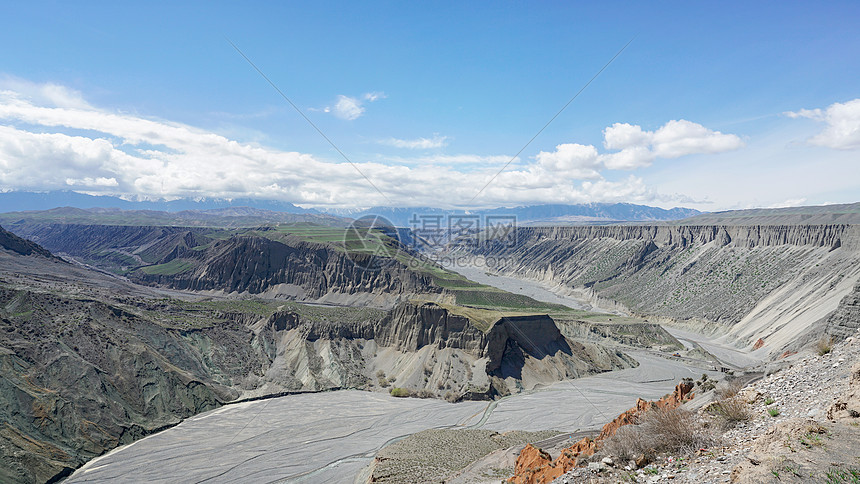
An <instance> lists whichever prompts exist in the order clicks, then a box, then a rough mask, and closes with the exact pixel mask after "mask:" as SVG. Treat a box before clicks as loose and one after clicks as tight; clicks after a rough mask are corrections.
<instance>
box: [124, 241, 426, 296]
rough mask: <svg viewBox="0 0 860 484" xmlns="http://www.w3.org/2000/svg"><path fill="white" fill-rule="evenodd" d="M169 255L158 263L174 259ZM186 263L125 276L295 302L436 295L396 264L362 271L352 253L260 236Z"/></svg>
mask: <svg viewBox="0 0 860 484" xmlns="http://www.w3.org/2000/svg"><path fill="white" fill-rule="evenodd" d="M176 255H177V254H174V253H171V254H169V255H168V256H167V257H165V258H164V259H162V260H160V261H159V264H166V263H169V262H171V261H173V260H177V259H176ZM183 255H185V258H184V259H183V260H187V261H191V264H190V267H189V268H188V269H187V270H182V271H180V272H177V273H172V274H159V273H155V272H147V271H145V270H139V271H136V272H135V273H133V274H131V275H130V277H131V278H132V279H135V280H139V281H141V282H144V283H149V284H154V285H158V286H166V287H171V288H174V289H182V290H191V291H207V290H218V291H224V292H247V293H250V294H261V293H264V292H266V291H269V290H271V289H273V288H277V287H278V286H281V285H284V286H290V287H292V288H294V292H293V294H294V295H295V296H296V297H297V298H298V299H304V300H317V299H321V298H323V297H324V296H326V295H328V294H332V293H335V294H345V295H349V294H355V293H365V292H371V293H376V294H389V295H390V294H394V295H398V294H423V293H434V292H435V293H439V292H441V288H438V287H436V286H435V285H434V284H433V282H432V279H431V278H429V277H428V276H425V275H421V274H418V273H416V272H413V271H411V270H409V269H408V268H407V267H406V266H405V265H403V264H401V263H400V262H397V261H392V262H391V263H390V264H386V265H384V266H383V267H381V268H380V269H379V270H377V271H371V270H365V269H363V268H362V266H361V261H360V260H359V261H357V262H358V263H356V258H360V257H372V256H371V255H369V254H367V255H363V254H359V255H354V256H352V258H350V257H347V254H346V253H345V252H343V251H342V250H338V249H335V248H334V247H331V246H327V245H323V244H316V243H312V242H305V241H300V240H297V239H294V240H291V241H290V243H289V244H287V243H285V242H280V241H275V240H270V239H266V238H263V237H233V238H231V239H228V240H223V241H217V242H215V243H213V244H212V245H211V246H209V247H208V248H207V249H206V250H202V251H185V252H183Z"/></svg>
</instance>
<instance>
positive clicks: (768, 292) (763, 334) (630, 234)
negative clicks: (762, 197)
mask: <svg viewBox="0 0 860 484" xmlns="http://www.w3.org/2000/svg"><path fill="white" fill-rule="evenodd" d="M517 237H518V238H517V243H516V245H515V246H514V247H504V246H501V245H495V246H494V245H487V246H483V247H479V248H478V250H477V251H476V252H477V253H478V254H480V255H485V256H488V257H489V256H492V257H493V260H495V261H499V262H500V265H499V266H498V267H496V270H498V271H499V272H501V273H505V274H514V275H516V276H518V277H526V278H529V279H535V280H538V281H541V282H544V283H547V284H551V285H560V286H563V287H566V288H568V289H569V290H570V292H571V293H575V294H577V295H579V296H585V297H588V298H592V300H593V301H594V302H595V303H597V304H601V303H602V302H604V301H612V302H613V303H620V305H621V307H622V308H627V309H629V310H632V311H635V312H638V313H644V314H653V315H658V316H663V317H667V318H671V319H673V320H676V321H679V320H682V321H683V320H687V321H700V322H703V323H706V322H715V323H719V324H720V325H721V326H722V327H723V331H729V330H732V334H733V336H734V337H735V338H737V339H739V340H742V341H744V342H748V343H750V344H751V343H752V342H754V341H756V340H757V339H758V338H762V339H763V340H764V341H765V343H766V345H768V346H769V347H770V348H771V349H772V350H774V351H776V350H777V349H779V348H783V347H785V346H786V345H788V344H790V343H792V342H793V341H795V339H796V338H797V337H798V335H799V334H803V332H804V331H805V330H806V329H808V328H809V327H810V326H812V325H816V324H818V325H820V324H821V321H823V318H825V317H826V316H827V315H828V314H829V313H830V312H832V311H833V310H835V309H836V307H837V305H838V302H839V300H840V299H842V297H843V296H844V295H845V294H847V293H848V292H850V291H851V290H852V288H853V287H854V285H855V283H856V282H857V281H858V280H860V226H854V225H820V226H809V225H806V226H804V225H791V226H774V225H769V226H752V225H750V226H597V227H545V228H521V229H518V231H517ZM751 315H754V317H752V316H751ZM739 323H742V324H739Z"/></svg>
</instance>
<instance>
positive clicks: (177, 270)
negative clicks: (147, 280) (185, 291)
mask: <svg viewBox="0 0 860 484" xmlns="http://www.w3.org/2000/svg"><path fill="white" fill-rule="evenodd" d="M194 266H195V264H194V262H192V261H189V260H185V259H173V260H172V261H170V262H168V263H166V264H158V265H154V266H146V267H141V269H140V270H142V271H143V272H144V273H146V274H149V275H151V276H152V275H156V276H173V275H176V274H181V273H183V272H186V271H189V270H191V269H193V268H194Z"/></svg>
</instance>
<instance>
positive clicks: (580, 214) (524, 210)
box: [0, 191, 701, 228]
mask: <svg viewBox="0 0 860 484" xmlns="http://www.w3.org/2000/svg"><path fill="white" fill-rule="evenodd" d="M59 207H63V208H64V210H65V211H56V210H54V209H57V208H59ZM71 209H82V210H86V211H87V212H86V213H84V212H80V211H77V212H76V211H74V210H71ZM92 209H100V210H92ZM111 209H120V210H123V211H135V212H136V213H135V214H133V215H132V214H125V215H123V214H121V213H119V212H117V211H116V210H113V211H112V210H111ZM46 210H47V211H50V212H47V213H44V214H42V217H43V218H47V219H55V218H57V217H61V218H65V219H66V220H67V223H97V221H96V219H104V220H106V222H105V223H108V222H110V223H115V222H114V221H113V219H117V220H121V219H123V218H128V216H129V215H131V218H133V219H140V220H139V221H140V222H147V223H150V224H151V223H156V224H157V225H164V224H165V223H168V222H170V221H176V222H180V221H181V222H183V223H186V224H187V223H189V222H190V221H193V220H196V221H198V222H201V223H199V224H194V225H208V224H210V223H219V224H221V223H226V221H225V220H223V219H225V218H228V219H230V220H229V223H228V226H236V223H237V221H239V220H240V219H242V218H246V219H247V220H243V221H241V222H239V223H240V224H241V225H243V226H247V225H248V224H249V223H250V224H257V223H258V222H281V223H289V222H315V221H316V222H317V223H321V224H323V225H332V224H334V225H338V223H337V222H336V220H335V219H336V218H339V217H343V218H348V219H356V218H359V217H363V216H366V215H379V216H382V217H385V218H386V219H388V220H389V221H390V222H391V223H392V224H394V225H396V226H398V227H407V228H411V227H414V226H416V225H417V224H422V223H423V222H424V221H426V220H430V219H432V218H433V217H436V216H442V217H443V220H442V223H444V224H447V223H448V220H446V219H445V217H455V216H466V215H469V216H478V217H482V218H486V217H488V216H489V217H514V218H515V219H516V224H517V225H591V224H610V223H619V222H658V221H672V220H680V219H683V218H687V217H692V216H694V215H699V214H700V213H701V212H699V211H698V210H693V209H689V208H673V209H669V210H666V209H662V208H657V207H649V206H646V205H634V204H632V203H611V204H610V203H588V204H579V205H559V204H556V205H530V206H521V207H514V208H495V209H486V210H471V211H467V210H446V209H439V208H432V207H407V208H399V207H374V208H370V209H328V210H316V209H304V208H301V207H297V206H296V205H293V204H292V203H289V202H279V201H272V200H256V199H250V198H243V199H233V200H223V199H211V198H204V199H179V200H172V201H130V200H124V199H122V198H119V197H112V196H93V195H86V194H82V193H76V192H72V191H51V192H44V193H35V192H5V193H0V213H8V212H24V211H28V212H31V211H46ZM255 210H256V211H255ZM144 211H145V212H151V213H148V214H146V213H143V212H144ZM152 212H168V213H176V214H177V215H174V216H170V217H168V216H165V215H163V214H162V215H155V214H154V213H152ZM275 212H279V213H282V214H296V215H305V217H283V216H278V215H275ZM4 218H5V219H6V220H7V223H8V217H4ZM153 219H158V220H153ZM74 220H77V222H73V221H74ZM128 223H129V222H126V223H123V224H122V225H128ZM347 223H348V221H347ZM481 223H482V224H483V223H484V220H481Z"/></svg>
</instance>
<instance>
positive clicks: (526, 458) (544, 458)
mask: <svg viewBox="0 0 860 484" xmlns="http://www.w3.org/2000/svg"><path fill="white" fill-rule="evenodd" d="M692 391H693V383H692V382H686V381H684V382H681V383H679V384H678V385H677V386H676V387H675V390H674V391H673V392H672V393H671V394H669V395H667V396H665V397H663V398H661V399H659V400H655V401H653V402H648V401H645V400H642V399H641V398H640V399H639V400H637V401H636V406H634V407H633V408H631V409H630V410H627V411H626V412H624V413H622V414H621V415H619V416H618V417H616V418H615V419H613V420H612V421H611V422H609V423H607V424H606V425H604V426H603V428H602V429H601V431H600V434H598V435H597V437H595V438H594V439H591V438H588V437H586V438H584V439H582V440H580V441H578V442H576V443H575V444H573V445H572V446H570V447H567V448H565V449H564V450H562V451H561V454H560V455H559V456H558V457H557V458H556V459H555V460H553V459H552V457H551V456H550V455H549V454H547V453H546V452H544V451H543V450H541V449H539V448H536V447H534V446H532V445H531V444H529V445H527V446H526V447H525V448H524V449H523V450H522V451H521V452H520V455H519V457H518V458H517V463H516V467H515V471H514V476H513V477H511V478H510V479H508V481H507V482H509V483H513V484H543V483H548V482H552V480H553V479H555V478H557V477H560V476H562V475H563V474H564V473H565V472H567V471H569V470H571V469H573V468H574V467H576V465H577V460H579V459H580V458H583V457H588V456H591V455H594V453H595V452H596V451H597V450H598V448H599V447H600V444H601V442H603V441H604V440H606V439H607V438H609V437H611V436H613V435H615V432H616V431H617V430H618V429H619V428H620V427H622V426H624V425H631V424H635V423H636V422H637V421H638V420H639V419H640V418H641V417H642V416H643V415H644V414H645V413H646V412H648V411H650V410H651V409H653V408H677V407H678V406H680V405H681V404H682V403H684V402H685V401H687V400H689V399H691V398H692V397H693V394H692Z"/></svg>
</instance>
